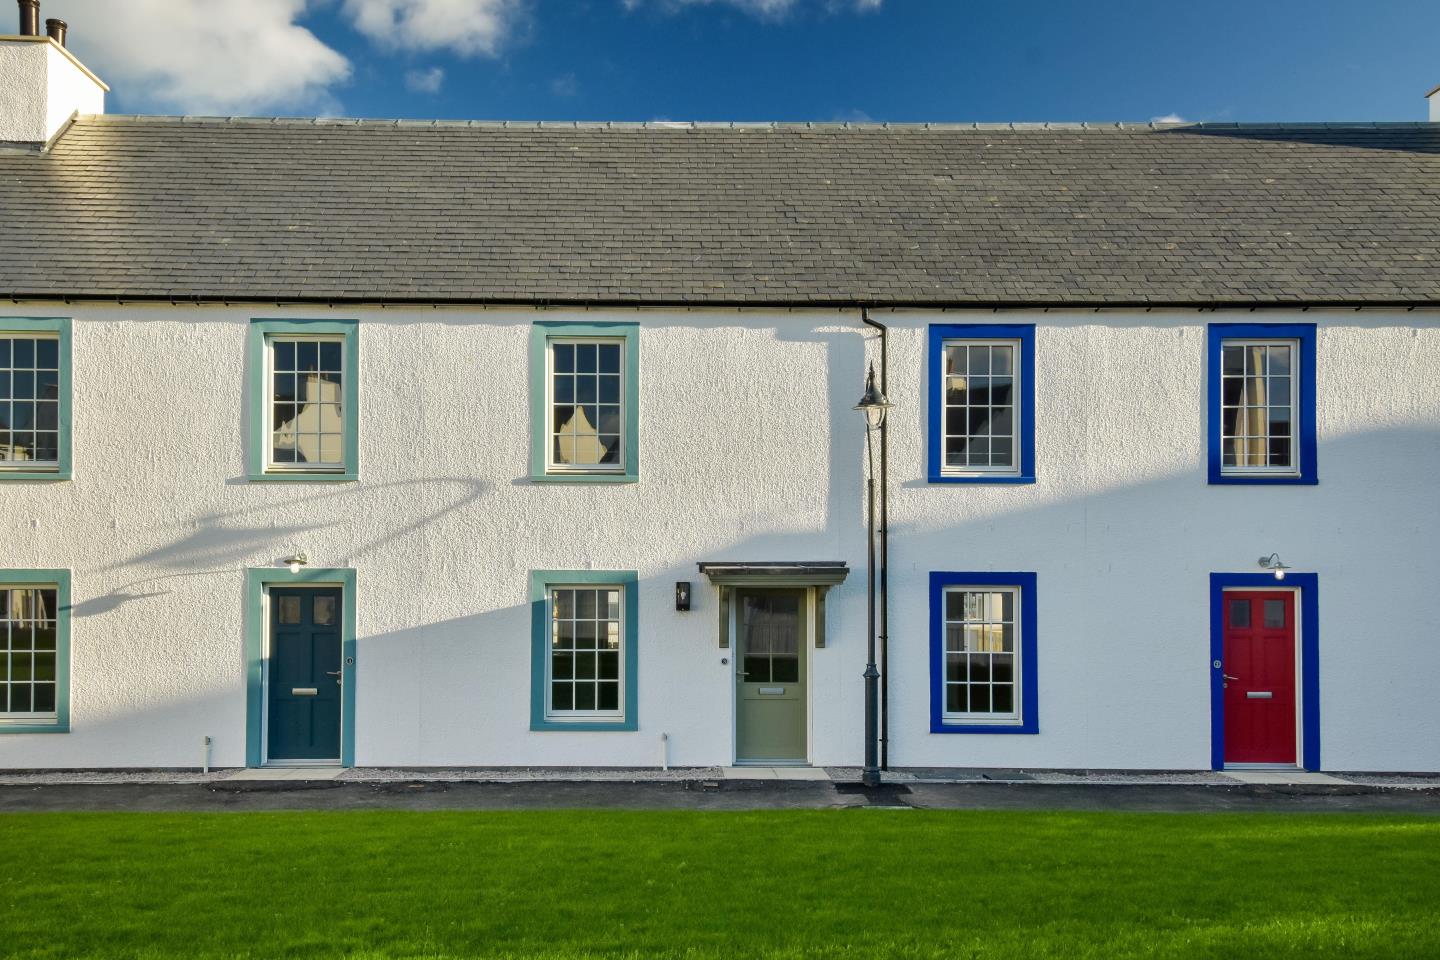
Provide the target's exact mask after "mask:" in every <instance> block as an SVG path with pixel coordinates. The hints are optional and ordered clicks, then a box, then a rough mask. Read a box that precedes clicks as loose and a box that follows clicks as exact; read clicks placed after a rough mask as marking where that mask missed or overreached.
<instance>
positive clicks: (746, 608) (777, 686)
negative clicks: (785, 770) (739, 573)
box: [735, 589, 809, 763]
mask: <svg viewBox="0 0 1440 960" xmlns="http://www.w3.org/2000/svg"><path fill="white" fill-rule="evenodd" d="M805 608H806V603H805V591H804V590H795V589H790V590H773V589H765V590H760V589H754V590H739V591H737V592H736V603H735V646H736V652H735V661H736V670H735V684H736V689H735V760H736V761H737V762H739V763H746V762H750V763H754V762H788V763H804V762H805V760H806V756H805V714H806V695H805V690H806V682H805V681H806V677H805V637H806V636H807V634H808V633H809V631H808V630H807V629H806V624H805V615H806V614H805Z"/></svg>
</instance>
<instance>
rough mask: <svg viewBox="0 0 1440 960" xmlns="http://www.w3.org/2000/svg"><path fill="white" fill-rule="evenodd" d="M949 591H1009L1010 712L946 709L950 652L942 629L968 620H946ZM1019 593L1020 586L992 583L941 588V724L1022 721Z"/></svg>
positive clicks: (1021, 642)
mask: <svg viewBox="0 0 1440 960" xmlns="http://www.w3.org/2000/svg"><path fill="white" fill-rule="evenodd" d="M952 593H960V594H964V593H1008V594H1010V595H1011V597H1012V598H1013V599H1012V600H1011V601H1010V609H1011V610H1013V611H1014V613H1015V622H1014V625H1013V627H1012V631H1011V636H1012V637H1013V638H1014V642H1013V645H1014V647H1015V649H1014V650H1013V651H1011V657H1012V659H1011V667H1010V669H1011V677H1012V683H1011V693H1010V696H1011V703H1013V704H1014V705H1015V709H1014V710H1012V711H1010V712H1008V713H996V712H994V711H990V712H987V713H954V712H952V711H950V710H948V709H946V705H947V704H948V699H949V698H948V697H947V696H946V695H947V694H948V693H949V687H950V682H949V681H950V672H949V662H948V657H949V655H950V650H949V647H948V645H946V644H947V637H946V633H947V631H946V630H945V627H948V626H949V625H950V624H951V623H952V622H959V623H968V621H952V620H950V619H949V618H948V617H947V616H946V615H945V611H946V609H947V607H948V598H949V596H950V595H951V594H952ZM1022 596H1023V592H1022V590H1021V588H1020V587H1019V586H997V585H994V584H970V585H966V584H955V585H952V586H946V588H945V591H944V593H943V594H942V596H941V604H942V605H941V608H940V625H941V635H940V642H941V645H942V646H941V651H940V655H941V661H940V695H941V701H940V702H941V710H942V713H941V721H942V722H943V723H950V724H956V725H964V724H976V725H985V726H996V727H1005V726H1019V725H1020V724H1022V723H1024V722H1025V718H1024V711H1023V708H1022V703H1023V700H1022V698H1021V693H1022V674H1021V670H1020V666H1021V660H1022V657H1023V652H1022V651H1023V648H1024V642H1023V640H1022V637H1023V634H1022V632H1021V631H1022V627H1023V624H1022V622H1021V618H1022V617H1023V613H1022V612H1021V609H1020V601H1021V598H1022ZM969 655H970V651H968V650H967V651H966V652H965V653H964V654H961V656H969ZM967 683H968V681H967ZM990 687H991V693H992V695H993V693H994V683H993V681H992V683H991V684H990Z"/></svg>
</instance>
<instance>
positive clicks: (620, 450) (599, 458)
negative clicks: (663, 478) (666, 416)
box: [530, 321, 640, 483]
mask: <svg viewBox="0 0 1440 960" xmlns="http://www.w3.org/2000/svg"><path fill="white" fill-rule="evenodd" d="M639 388H640V326H639V324H635V323H571V322H568V321H541V322H539V323H536V324H535V325H534V326H533V327H531V332H530V423H531V442H530V479H531V480H537V481H549V482H562V483H563V482H570V483H634V482H635V481H637V480H638V479H639V478H640V429H639V427H640V403H639V399H640V391H639Z"/></svg>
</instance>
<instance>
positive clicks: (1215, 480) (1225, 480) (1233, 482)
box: [1210, 473, 1320, 487]
mask: <svg viewBox="0 0 1440 960" xmlns="http://www.w3.org/2000/svg"><path fill="white" fill-rule="evenodd" d="M1319 482H1320V479H1319V478H1318V477H1316V476H1315V475H1313V474H1301V475H1299V476H1296V475H1294V474H1291V475H1286V476H1273V477H1272V476H1266V475H1265V474H1263V473H1256V474H1241V473H1212V474H1210V485H1211V486H1212V487H1215V486H1221V487H1224V486H1267V485H1269V486H1275V485H1282V486H1284V485H1288V486H1305V487H1313V486H1315V485H1317V484H1318V483H1319Z"/></svg>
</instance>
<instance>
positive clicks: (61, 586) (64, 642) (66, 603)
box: [0, 569, 71, 736]
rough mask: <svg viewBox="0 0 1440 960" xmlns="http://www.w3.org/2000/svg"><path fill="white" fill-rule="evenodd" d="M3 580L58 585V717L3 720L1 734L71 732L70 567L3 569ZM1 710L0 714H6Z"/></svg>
mask: <svg viewBox="0 0 1440 960" xmlns="http://www.w3.org/2000/svg"><path fill="white" fill-rule="evenodd" d="M0 584H4V585H5V586H7V587H8V586H13V587H54V588H55V607H56V611H55V721H54V722H53V723H43V722H38V721H17V722H14V723H11V722H8V721H5V720H0V736H6V735H9V734H15V733H69V732H70V609H71V608H70V571H69V570H58V569H49V570H46V569H29V570H18V569H0ZM3 716H4V715H3V714H0V717H3Z"/></svg>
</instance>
